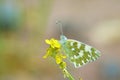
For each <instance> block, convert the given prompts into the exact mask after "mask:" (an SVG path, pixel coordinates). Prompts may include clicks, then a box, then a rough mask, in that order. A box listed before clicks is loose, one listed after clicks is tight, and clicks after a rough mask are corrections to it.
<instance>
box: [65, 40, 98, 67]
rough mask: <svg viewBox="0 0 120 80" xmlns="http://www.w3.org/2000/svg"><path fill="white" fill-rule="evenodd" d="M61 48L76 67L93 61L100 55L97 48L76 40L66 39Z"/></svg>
mask: <svg viewBox="0 0 120 80" xmlns="http://www.w3.org/2000/svg"><path fill="white" fill-rule="evenodd" d="M63 48H64V52H65V54H66V55H67V57H68V58H69V59H70V61H71V62H72V63H73V64H74V66H75V67H76V68H77V67H81V66H83V65H85V64H87V63H89V62H93V61H95V60H97V59H98V57H99V56H100V52H99V51H98V50H96V49H95V48H93V47H91V46H89V45H87V44H84V43H82V42H79V41H77V40H72V39H67V41H66V42H65V44H64V46H63Z"/></svg>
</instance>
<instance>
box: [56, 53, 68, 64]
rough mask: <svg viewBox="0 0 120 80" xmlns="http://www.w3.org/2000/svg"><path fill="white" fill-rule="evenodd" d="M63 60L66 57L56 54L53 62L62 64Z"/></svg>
mask: <svg viewBox="0 0 120 80" xmlns="http://www.w3.org/2000/svg"><path fill="white" fill-rule="evenodd" d="M63 58H66V56H64V55H63V54H59V53H58V54H56V57H55V60H56V63H57V64H60V63H61V62H63Z"/></svg>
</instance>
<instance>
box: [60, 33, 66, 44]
mask: <svg viewBox="0 0 120 80" xmlns="http://www.w3.org/2000/svg"><path fill="white" fill-rule="evenodd" d="M66 41H67V37H66V36H64V35H61V36H60V43H61V44H64V43H65V42H66Z"/></svg>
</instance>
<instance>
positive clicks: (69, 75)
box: [64, 69, 75, 80]
mask: <svg viewBox="0 0 120 80" xmlns="http://www.w3.org/2000/svg"><path fill="white" fill-rule="evenodd" d="M64 73H65V76H66V77H67V78H68V79H69V80H75V79H74V77H73V76H72V75H71V74H70V73H69V72H68V71H67V70H66V69H64Z"/></svg>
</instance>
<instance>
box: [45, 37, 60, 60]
mask: <svg viewBox="0 0 120 80" xmlns="http://www.w3.org/2000/svg"><path fill="white" fill-rule="evenodd" d="M45 42H46V43H47V44H49V45H50V47H49V48H48V49H47V52H46V54H45V55H44V56H43V58H47V57H48V56H52V57H55V56H56V54H57V53H59V52H60V48H61V44H60V42H59V41H58V40H56V39H53V38H52V39H50V40H48V39H47V40H45Z"/></svg>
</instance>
